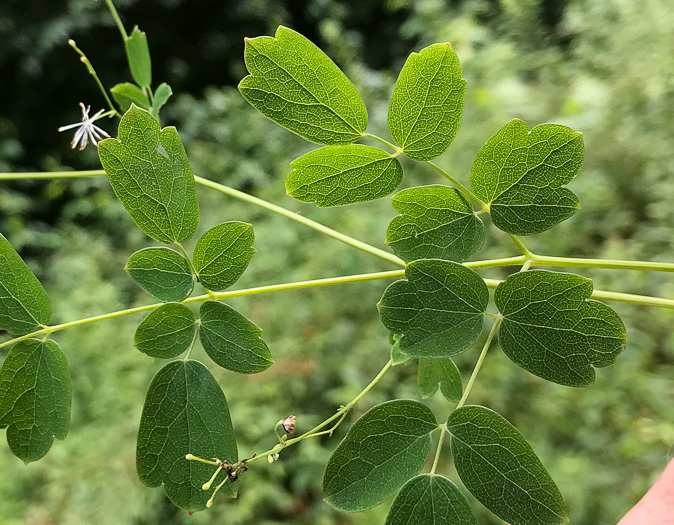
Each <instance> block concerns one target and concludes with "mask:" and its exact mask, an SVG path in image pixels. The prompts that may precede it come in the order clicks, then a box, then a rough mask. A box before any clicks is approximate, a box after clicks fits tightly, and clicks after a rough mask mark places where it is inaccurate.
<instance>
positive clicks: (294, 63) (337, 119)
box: [239, 26, 367, 145]
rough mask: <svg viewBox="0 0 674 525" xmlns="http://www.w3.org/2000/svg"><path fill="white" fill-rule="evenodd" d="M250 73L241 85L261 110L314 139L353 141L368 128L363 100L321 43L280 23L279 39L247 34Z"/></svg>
mask: <svg viewBox="0 0 674 525" xmlns="http://www.w3.org/2000/svg"><path fill="white" fill-rule="evenodd" d="M244 60H245V62H246V68H247V69H248V71H249V73H250V75H248V76H247V77H246V78H244V79H243V80H242V81H241V83H240V84H239V91H240V92H241V94H242V95H243V97H244V98H245V99H246V100H247V101H248V102H249V103H250V104H251V105H252V106H253V107H254V108H255V109H257V110H258V111H259V112H260V113H262V114H263V115H264V116H265V117H267V118H268V119H270V120H273V121H274V122H276V123H277V124H279V125H280V126H283V127H284V128H286V129H288V130H290V131H292V132H293V133H296V134H297V135H299V136H300V137H303V138H305V139H306V140H309V141H311V142H315V143H317V144H325V145H335V144H350V143H351V142H353V141H355V140H356V139H358V138H359V137H360V136H361V133H362V132H364V131H365V128H367V110H366V109H365V103H364V102H363V99H362V98H361V97H360V95H359V94H358V91H356V88H355V87H354V86H353V84H352V83H351V81H350V80H349V79H348V78H346V75H345V74H344V73H342V71H341V70H340V69H339V68H338V67H337V65H336V64H335V63H334V62H333V61H332V60H330V58H329V57H328V56H327V55H326V54H325V53H323V51H321V50H320V49H319V48H318V47H316V45H314V44H313V43H312V42H310V41H309V40H308V39H307V38H305V37H304V36H302V35H300V34H299V33H297V32H295V31H293V30H292V29H288V28H287V27H283V26H279V28H278V29H277V30H276V36H275V37H273V38H272V37H269V36H261V37H257V38H247V39H246V48H245V50H244Z"/></svg>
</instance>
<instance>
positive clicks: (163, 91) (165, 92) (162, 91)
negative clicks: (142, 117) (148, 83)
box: [152, 82, 173, 117]
mask: <svg viewBox="0 0 674 525" xmlns="http://www.w3.org/2000/svg"><path fill="white" fill-rule="evenodd" d="M171 95H173V90H172V89H171V86H169V85H168V84H167V83H166V82H162V83H161V84H159V87H157V89H156V90H155V92H154V96H153V97H152V114H153V115H154V116H155V117H157V115H159V110H160V109H161V108H162V106H163V105H164V104H166V102H168V99H169V98H171Z"/></svg>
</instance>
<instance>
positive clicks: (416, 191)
mask: <svg viewBox="0 0 674 525" xmlns="http://www.w3.org/2000/svg"><path fill="white" fill-rule="evenodd" d="M391 202H392V203H393V207H394V208H395V210H396V211H397V212H398V213H400V215H399V216H398V217H395V218H394V219H393V220H392V221H391V224H389V227H388V229H387V230H386V244H388V245H389V246H390V247H391V248H392V249H393V251H394V252H395V254H396V255H397V256H398V257H400V258H401V259H403V260H405V261H416V260H417V259H446V260H450V261H457V262H463V261H467V260H468V259H470V258H471V257H472V256H473V255H475V253H477V251H478V250H479V249H480V247H481V246H482V242H483V241H484V224H483V223H482V221H481V220H480V218H479V217H478V216H477V215H475V213H474V212H473V208H472V207H471V205H470V202H468V200H466V198H465V197H464V196H463V195H461V194H460V193H459V192H458V191H457V190H455V189H454V188H449V187H447V186H440V185H434V186H419V187H416V188H409V189H406V190H403V191H401V192H398V193H396V194H395V195H394V196H393V197H391Z"/></svg>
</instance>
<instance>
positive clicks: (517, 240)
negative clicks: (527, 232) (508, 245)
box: [508, 233, 533, 259]
mask: <svg viewBox="0 0 674 525" xmlns="http://www.w3.org/2000/svg"><path fill="white" fill-rule="evenodd" d="M508 236H509V237H510V238H511V239H512V240H513V242H514V243H515V244H516V245H517V247H518V248H519V249H520V250H522V253H523V254H524V255H525V256H526V257H527V258H528V259H532V258H533V254H532V253H531V251H530V250H529V248H527V247H526V246H524V243H523V242H522V240H521V239H520V238H519V237H518V236H517V235H513V234H512V233H509V234H508Z"/></svg>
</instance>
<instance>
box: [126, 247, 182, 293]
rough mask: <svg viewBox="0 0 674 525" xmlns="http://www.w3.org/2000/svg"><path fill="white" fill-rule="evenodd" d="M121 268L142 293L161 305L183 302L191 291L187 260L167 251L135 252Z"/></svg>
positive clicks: (176, 253)
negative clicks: (157, 300) (150, 296)
mask: <svg viewBox="0 0 674 525" xmlns="http://www.w3.org/2000/svg"><path fill="white" fill-rule="evenodd" d="M124 269H125V270H126V271H127V272H128V273H129V275H130V276H131V278H132V279H133V280H134V281H136V282H137V283H138V284H139V285H140V287H141V288H143V290H145V291H146V292H147V293H149V294H150V295H153V296H154V297H156V298H157V299H159V300H160V301H163V302H165V303H168V302H179V301H182V300H183V299H186V298H187V297H189V295H190V294H191V293H192V289H193V288H194V276H193V275H192V270H190V266H189V264H188V262H187V260H186V259H185V257H183V256H182V254H180V253H178V252H176V251H175V250H171V249H169V248H144V249H142V250H138V251H137V252H135V253H134V254H133V255H131V257H129V260H128V262H127V263H126V266H125V268H124Z"/></svg>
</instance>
